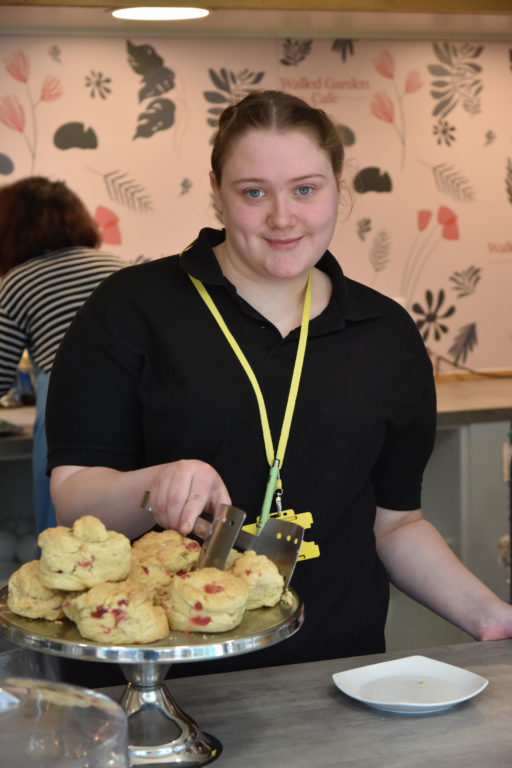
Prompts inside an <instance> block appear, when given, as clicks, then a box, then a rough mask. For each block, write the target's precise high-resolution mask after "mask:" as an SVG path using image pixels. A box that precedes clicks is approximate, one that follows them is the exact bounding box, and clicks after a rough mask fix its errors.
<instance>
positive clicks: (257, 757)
mask: <svg viewBox="0 0 512 768" xmlns="http://www.w3.org/2000/svg"><path fill="white" fill-rule="evenodd" d="M284 642H286V641H284ZM416 654H419V655H423V656H428V657H430V658H433V659H436V660H438V661H444V662H447V663H449V664H454V665H456V666H458V667H463V668H464V669H467V670H470V671H472V672H475V673H477V674H479V675H482V676H483V677H485V678H487V679H488V680H489V685H488V686H487V688H485V690H483V691H482V692H481V693H479V694H478V695H477V696H475V697H474V698H472V699H470V700H468V701H465V702H462V703H460V704H457V705H455V706H454V707H452V708H451V709H447V710H445V711H443V712H439V713H431V714H423V715H419V714H414V715H405V714H393V713H388V712H384V711H381V710H376V709H372V708H370V707H369V706H367V705H366V704H362V703H360V702H358V701H355V700H353V699H351V698H349V697H348V696H346V695H345V694H343V693H342V692H341V691H339V690H338V689H337V688H336V687H335V685H334V683H333V682H332V674H333V673H335V672H340V671H342V670H346V669H351V668H355V667H359V666H363V665H366V664H374V663H377V662H381V661H388V660H390V659H395V658H402V657H405V656H410V655H416ZM511 662H512V640H500V641H493V642H490V641H487V642H485V643H483V642H482V643H478V642H468V643H462V644H460V645H449V646H439V647H435V648H426V649H421V650H415V651H411V652H410V653H409V652H394V653H387V654H380V655H374V656H362V657H353V658H345V659H335V660H331V661H321V662H314V663H310V664H299V665H290V666H283V667H275V668H268V669H254V670H248V671H244V672H230V673H222V674H213V675H204V676H197V677H187V678H177V679H175V680H172V679H171V680H168V683H167V685H168V687H169V690H170V692H171V695H172V696H173V698H174V699H175V701H176V703H177V704H178V705H179V706H180V707H181V708H182V709H183V710H184V711H185V712H186V713H187V714H188V715H189V716H190V717H192V718H194V720H196V722H197V723H198V725H199V727H200V728H201V729H202V730H203V731H206V732H207V733H210V734H212V735H214V736H215V737H216V738H217V739H219V740H220V742H221V744H222V745H223V751H222V753H221V755H220V757H219V758H218V759H217V760H216V761H215V762H214V763H213V765H218V766H219V768H241V766H247V768H269V766H273V765H276V766H277V765H278V766H280V768H340V766H343V767H345V766H346V767H347V768H349V767H350V768H352V767H354V766H360V767H361V768H391V767H392V768H432V766H435V768H483V766H488V765H490V766H494V768H505V767H507V768H508V767H509V766H510V765H511V763H512V728H511V723H512V695H511V691H512V663H511ZM171 674H172V668H171V671H170V675H169V676H171ZM122 690H123V687H122V686H118V687H114V688H106V689H103V692H104V693H107V694H108V695H110V696H112V697H113V698H115V699H119V697H120V695H121V692H122Z"/></svg>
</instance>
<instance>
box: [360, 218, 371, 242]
mask: <svg viewBox="0 0 512 768" xmlns="http://www.w3.org/2000/svg"><path fill="white" fill-rule="evenodd" d="M371 229H372V222H371V220H370V219H359V221H358V222H357V236H358V237H359V239H360V240H364V239H365V237H366V235H367V233H368V232H371Z"/></svg>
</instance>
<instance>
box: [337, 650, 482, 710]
mask: <svg viewBox="0 0 512 768" xmlns="http://www.w3.org/2000/svg"><path fill="white" fill-rule="evenodd" d="M332 679H333V681H334V684H335V685H336V686H337V687H338V688H339V689H340V691H343V693H346V694H347V696H351V697H352V698H353V699H357V700H358V701H362V702H363V703H364V704H368V705H369V706H371V707H375V708H376V709H384V710H387V711H388V712H407V713H418V714H420V713H424V712H440V711H442V710H443V709H448V708H449V707H453V706H454V704H458V703H459V702H461V701H466V699H470V698H471V697H472V696H476V695H477V693H480V691H483V690H484V688H485V687H486V685H487V684H488V682H489V681H488V680H486V679H485V677H481V676H480V675H475V674H474V672H468V670H466V669H462V668H461V667H455V666H453V665H452V664H445V663H444V662H443V661H436V660H435V659H429V658H427V657H426V656H407V657H406V658H404V659H396V660H394V661H384V662H382V663H381V664H370V665H368V666H366V667H358V668H357V669H348V670H347V671H346V672H336V673H335V674H334V675H333V676H332Z"/></svg>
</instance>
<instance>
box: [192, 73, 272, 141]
mask: <svg viewBox="0 0 512 768" xmlns="http://www.w3.org/2000/svg"><path fill="white" fill-rule="evenodd" d="M208 74H209V75H210V79H211V81H212V83H213V84H214V86H215V88H217V90H216V91H203V96H204V98H205V99H206V101H208V102H209V103H210V104H215V105H218V106H214V107H210V108H209V109H208V114H209V115H211V117H209V118H207V120H206V122H207V123H208V125H211V126H212V128H217V125H218V116H219V115H220V113H221V112H223V111H224V109H225V108H226V107H227V106H228V105H229V104H236V102H237V101H240V99H243V97H244V96H247V94H248V93H250V92H251V91H252V90H254V86H256V85H258V83H260V82H261V81H262V79H263V78H264V76H265V72H252V71H251V70H249V69H242V71H241V72H230V71H228V70H227V69H225V68H224V67H222V69H220V70H219V71H218V72H216V71H215V70H214V69H209V70H208Z"/></svg>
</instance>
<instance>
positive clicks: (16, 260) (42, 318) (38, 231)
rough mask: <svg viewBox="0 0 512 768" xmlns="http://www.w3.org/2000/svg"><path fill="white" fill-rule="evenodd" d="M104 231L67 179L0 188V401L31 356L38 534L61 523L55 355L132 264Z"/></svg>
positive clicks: (35, 180)
mask: <svg viewBox="0 0 512 768" xmlns="http://www.w3.org/2000/svg"><path fill="white" fill-rule="evenodd" d="M100 244H101V237H100V232H99V229H98V227H97V225H96V223H95V221H94V219H93V218H92V217H91V215H90V213H89V212H88V210H87V208H86V207H85V205H84V203H83V202H82V201H81V199H80V198H79V197H78V196H77V195H76V194H75V192H73V191H72V190H71V189H69V188H68V187H67V186H66V184H65V183H64V182H62V181H50V180H49V179H47V178H45V177H42V176H31V177H27V178H24V179H21V180H19V181H16V182H14V183H13V184H7V185H4V186H2V187H0V396H1V395H3V394H5V393H6V392H8V391H9V390H10V389H11V388H12V386H13V384H14V383H15V379H16V371H17V366H18V363H19V361H20V358H21V356H22V354H23V352H24V350H25V349H27V350H28V354H29V357H30V361H31V364H32V367H33V370H34V374H35V389H36V420H35V424H34V442H33V480H34V516H35V523H36V530H37V533H39V532H40V531H41V530H43V529H44V528H48V527H50V526H53V525H56V518H55V511H54V509H53V505H52V502H51V498H50V490H49V479H48V477H47V475H46V436H45V421H44V414H45V407H46V393H47V389H48V380H49V375H50V372H51V369H52V364H53V360H54V357H55V353H56V352H57V349H58V347H59V344H60V342H61V341H62V338H63V336H64V334H65V332H66V330H67V328H68V326H69V324H70V323H71V321H72V319H73V317H74V316H75V313H76V311H77V309H78V308H79V307H80V306H81V305H82V304H83V303H84V301H85V300H86V299H87V297H88V296H89V295H90V294H91V293H92V291H93V290H94V289H95V288H96V286H97V285H98V284H99V283H100V282H101V281H102V280H103V279H104V278H105V277H107V276H108V275H110V274H111V273H113V272H115V271H117V270H118V269H120V268H122V267H123V266H126V264H127V262H126V261H125V260H123V259H122V258H121V257H120V256H116V255H112V254H108V253H104V252H102V251H101V250H99V246H100Z"/></svg>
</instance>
